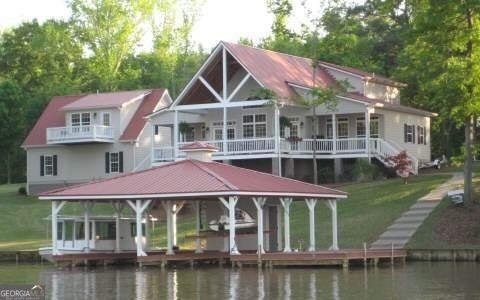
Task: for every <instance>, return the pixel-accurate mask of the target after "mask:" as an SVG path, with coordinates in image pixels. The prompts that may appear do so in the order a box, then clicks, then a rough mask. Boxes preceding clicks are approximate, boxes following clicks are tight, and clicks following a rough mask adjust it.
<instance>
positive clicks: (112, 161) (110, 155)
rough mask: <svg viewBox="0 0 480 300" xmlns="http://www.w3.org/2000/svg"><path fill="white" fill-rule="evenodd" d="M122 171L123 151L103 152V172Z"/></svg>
mask: <svg viewBox="0 0 480 300" xmlns="http://www.w3.org/2000/svg"><path fill="white" fill-rule="evenodd" d="M122 172H123V152H122V151H120V152H105V173H107V174H109V173H122Z"/></svg>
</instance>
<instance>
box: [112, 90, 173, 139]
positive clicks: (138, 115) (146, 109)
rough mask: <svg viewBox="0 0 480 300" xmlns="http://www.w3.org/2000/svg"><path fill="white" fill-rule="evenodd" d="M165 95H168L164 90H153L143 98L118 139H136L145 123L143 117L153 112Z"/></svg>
mask: <svg viewBox="0 0 480 300" xmlns="http://www.w3.org/2000/svg"><path fill="white" fill-rule="evenodd" d="M165 93H168V92H167V90H166V89H155V90H152V92H151V93H150V94H148V95H147V96H146V97H145V99H144V100H143V102H142V103H141V104H140V106H139V107H138V109H137V111H136V112H135V114H134V115H133V117H132V119H131V120H130V123H129V124H128V126H127V128H126V129H125V130H124V131H123V134H122V136H121V137H120V140H121V141H126V140H135V139H137V137H138V136H139V135H140V133H141V132H142V130H143V128H144V127H145V124H146V123H147V120H146V119H145V117H146V116H147V115H149V114H151V113H152V112H154V111H155V108H156V107H157V105H158V102H159V101H160V100H161V99H162V97H163V95H164V94H165Z"/></svg>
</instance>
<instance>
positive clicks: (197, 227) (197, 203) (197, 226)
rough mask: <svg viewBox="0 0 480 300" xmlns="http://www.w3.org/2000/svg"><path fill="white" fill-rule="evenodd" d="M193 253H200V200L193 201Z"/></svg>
mask: <svg viewBox="0 0 480 300" xmlns="http://www.w3.org/2000/svg"><path fill="white" fill-rule="evenodd" d="M195 235H196V237H195V253H202V252H203V251H202V245H201V244H200V200H197V201H195Z"/></svg>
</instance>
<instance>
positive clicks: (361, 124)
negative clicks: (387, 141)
mask: <svg viewBox="0 0 480 300" xmlns="http://www.w3.org/2000/svg"><path fill="white" fill-rule="evenodd" d="M366 135H367V127H366V126H365V118H364V117H358V118H357V137H358V138H364V137H365V136H366Z"/></svg>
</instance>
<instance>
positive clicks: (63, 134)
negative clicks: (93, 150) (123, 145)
mask: <svg viewBox="0 0 480 300" xmlns="http://www.w3.org/2000/svg"><path fill="white" fill-rule="evenodd" d="M114 139H115V128H114V127H111V126H103V125H86V126H67V127H51V128H47V143H75V142H84V141H96V140H99V141H113V140H114Z"/></svg>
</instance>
